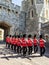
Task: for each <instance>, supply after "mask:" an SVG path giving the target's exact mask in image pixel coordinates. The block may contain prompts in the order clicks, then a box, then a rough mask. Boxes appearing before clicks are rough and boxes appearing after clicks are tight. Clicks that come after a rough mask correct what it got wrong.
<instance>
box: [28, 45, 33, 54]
mask: <svg viewBox="0 0 49 65" xmlns="http://www.w3.org/2000/svg"><path fill="white" fill-rule="evenodd" d="M31 53H32V46H28V54H29V55H30V54H31Z"/></svg>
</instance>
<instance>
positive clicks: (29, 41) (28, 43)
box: [27, 34, 33, 55]
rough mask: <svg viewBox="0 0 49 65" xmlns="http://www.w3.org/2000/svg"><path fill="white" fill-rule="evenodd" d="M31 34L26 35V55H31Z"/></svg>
mask: <svg viewBox="0 0 49 65" xmlns="http://www.w3.org/2000/svg"><path fill="white" fill-rule="evenodd" d="M31 37H32V36H31V34H30V35H28V41H27V46H28V54H29V55H30V54H32V47H33V40H32V39H31Z"/></svg>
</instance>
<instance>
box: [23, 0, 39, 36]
mask: <svg viewBox="0 0 49 65" xmlns="http://www.w3.org/2000/svg"><path fill="white" fill-rule="evenodd" d="M22 10H23V11H25V14H26V33H27V34H32V35H34V34H37V33H38V17H37V14H36V6H35V0H23V1H22Z"/></svg>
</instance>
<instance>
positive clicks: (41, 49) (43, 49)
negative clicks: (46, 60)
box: [40, 47, 45, 56]
mask: <svg viewBox="0 0 49 65" xmlns="http://www.w3.org/2000/svg"><path fill="white" fill-rule="evenodd" d="M44 53H45V47H40V56H42V55H43V54H44Z"/></svg>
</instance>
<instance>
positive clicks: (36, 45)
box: [33, 34, 38, 53]
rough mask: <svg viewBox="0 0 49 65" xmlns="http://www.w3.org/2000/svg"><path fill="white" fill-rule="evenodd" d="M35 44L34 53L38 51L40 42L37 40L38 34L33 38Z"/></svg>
mask: <svg viewBox="0 0 49 65" xmlns="http://www.w3.org/2000/svg"><path fill="white" fill-rule="evenodd" d="M33 44H34V53H36V52H37V51H38V40H37V38H36V34H35V35H34V38H33Z"/></svg>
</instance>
